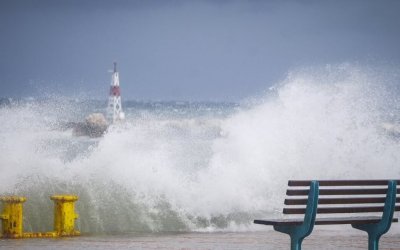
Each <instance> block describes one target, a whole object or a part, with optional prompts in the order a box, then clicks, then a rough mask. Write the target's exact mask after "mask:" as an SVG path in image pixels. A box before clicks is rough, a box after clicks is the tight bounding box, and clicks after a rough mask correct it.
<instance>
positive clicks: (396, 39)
mask: <svg viewBox="0 0 400 250" xmlns="http://www.w3.org/2000/svg"><path fill="white" fill-rule="evenodd" d="M399 13H400V1H395V0H393V1H389V0H382V1H369V0H326V1H319V0H303V1H300V0H299V1H294V0H286V1H285V0H264V1H263V0H248V1H245V0H215V1H211V0H147V1H143V0H109V1H108V0H96V1H91V0H0V87H1V89H0V97H14V98H23V97H31V96H33V97H45V96H51V95H60V96H66V97H73V98H94V99H102V98H104V99H105V98H107V95H108V89H109V85H110V79H111V73H110V72H109V70H111V69H112V65H113V62H114V61H116V62H117V63H118V70H119V72H120V83H121V91H122V97H123V99H124V100H157V101H160V100H165V101H168V100H182V101H185V100H186V101H240V100H243V99H245V98H250V97H252V96H257V95H260V94H261V93H263V92H265V91H266V90H267V89H268V88H269V87H270V86H272V85H274V84H276V83H277V82H279V81H281V80H282V79H284V78H285V76H286V75H287V74H288V72H289V71H291V70H293V69H296V68H299V67H305V66H313V65H324V64H340V63H361V64H363V63H366V64H368V63H375V62H379V63H388V64H394V65H397V64H399V65H400V47H399V46H400V28H399V27H400V14H399Z"/></svg>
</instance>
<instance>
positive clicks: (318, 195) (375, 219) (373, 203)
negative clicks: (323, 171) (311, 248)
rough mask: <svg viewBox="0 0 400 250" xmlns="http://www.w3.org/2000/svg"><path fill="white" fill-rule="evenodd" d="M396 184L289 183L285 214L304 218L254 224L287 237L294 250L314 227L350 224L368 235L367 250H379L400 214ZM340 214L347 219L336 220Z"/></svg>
mask: <svg viewBox="0 0 400 250" xmlns="http://www.w3.org/2000/svg"><path fill="white" fill-rule="evenodd" d="M397 183H400V181H399V180H320V181H317V180H314V181H308V180H307V181H298V180H293V181H289V183H288V186H289V188H288V189H287V191H286V195H287V196H288V198H286V199H285V201H284V204H285V206H286V207H284V208H283V211H282V212H283V214H285V215H296V214H297V215H302V218H279V219H268V220H254V223H255V224H262V225H270V226H273V228H274V230H276V231H278V232H281V233H285V234H288V235H289V236H290V242H291V243H290V244H291V249H292V250H301V244H302V241H303V240H304V238H306V237H307V236H308V235H310V234H311V232H312V231H313V228H314V225H340V224H349V225H351V226H352V227H353V228H355V229H359V230H362V231H365V232H367V233H368V250H378V249H379V239H380V238H381V236H382V235H383V234H385V233H386V232H387V231H388V230H389V229H390V226H391V224H392V222H398V219H397V218H394V211H400V205H399V204H396V203H399V202H400V197H397V193H399V189H397ZM307 187H308V188H307ZM320 187H321V188H320ZM319 205H321V206H319ZM371 213H372V214H371ZM317 214H318V215H319V216H317ZM321 214H330V216H329V215H328V216H327V215H324V216H322V215H321ZM338 214H344V216H347V217H337V216H338ZM351 214H353V215H354V214H357V216H350V215H351ZM362 214H366V215H362ZM375 215H376V216H375Z"/></svg>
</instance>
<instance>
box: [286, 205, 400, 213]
mask: <svg viewBox="0 0 400 250" xmlns="http://www.w3.org/2000/svg"><path fill="white" fill-rule="evenodd" d="M305 211H306V209H305V208H284V209H283V213H284V214H304V213H305ZM382 211H383V206H376V207H320V208H317V213H319V214H336V213H375V212H382ZM395 211H400V206H396V207H395Z"/></svg>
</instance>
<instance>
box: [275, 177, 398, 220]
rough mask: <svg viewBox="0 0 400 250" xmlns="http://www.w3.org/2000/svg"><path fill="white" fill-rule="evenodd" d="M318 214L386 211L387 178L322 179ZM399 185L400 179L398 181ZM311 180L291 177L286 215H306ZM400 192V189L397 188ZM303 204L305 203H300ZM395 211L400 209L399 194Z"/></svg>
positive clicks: (286, 201)
mask: <svg viewBox="0 0 400 250" xmlns="http://www.w3.org/2000/svg"><path fill="white" fill-rule="evenodd" d="M318 182H319V199H318V209H317V214H318V213H319V214H337V213H369V212H383V211H384V203H385V201H386V194H387V190H388V180H320V181H318ZM396 182H397V183H398V187H399V186H400V180H396ZM310 183H311V181H296V180H290V181H289V183H288V186H289V188H288V190H287V192H286V195H287V196H288V198H286V199H285V205H286V207H285V208H284V209H283V213H284V214H304V213H305V211H306V209H305V207H304V206H305V205H306V204H307V195H308V192H309V186H310ZM397 194H400V188H398V189H397ZM299 205H303V206H299ZM395 211H400V197H396V206H395Z"/></svg>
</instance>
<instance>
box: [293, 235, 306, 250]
mask: <svg viewBox="0 0 400 250" xmlns="http://www.w3.org/2000/svg"><path fill="white" fill-rule="evenodd" d="M301 243H303V239H298V238H296V237H290V250H301Z"/></svg>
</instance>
